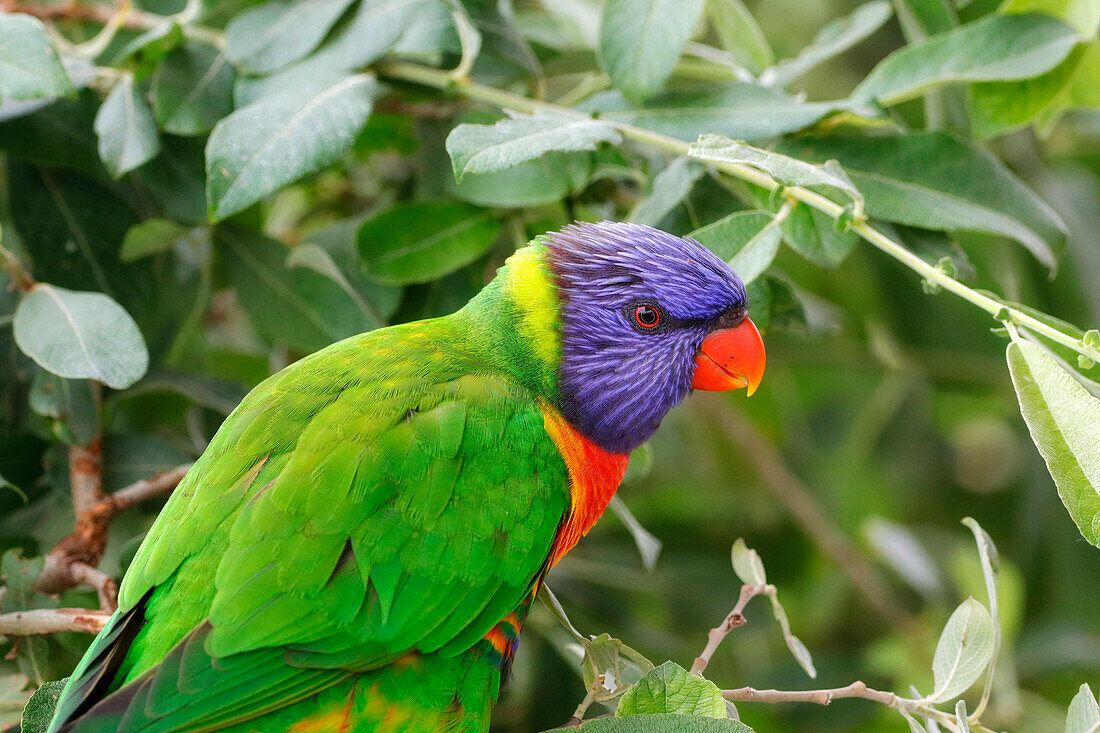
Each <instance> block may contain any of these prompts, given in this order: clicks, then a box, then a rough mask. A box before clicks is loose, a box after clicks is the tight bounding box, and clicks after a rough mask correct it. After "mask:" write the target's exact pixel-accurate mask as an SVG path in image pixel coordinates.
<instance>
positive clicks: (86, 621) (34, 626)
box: [0, 608, 111, 636]
mask: <svg viewBox="0 0 1100 733" xmlns="http://www.w3.org/2000/svg"><path fill="white" fill-rule="evenodd" d="M110 617H111V614H110V613H108V612H107V611H97V610H94V609H90V608H38V609H35V610H33V611H16V612H14V613H5V614H0V636H29V635H31V634H56V633H58V632H62V631H77V632H82V633H85V634H98V633H99V632H100V630H101V629H102V628H103V626H104V625H105V624H106V623H107V619H109V618H110Z"/></svg>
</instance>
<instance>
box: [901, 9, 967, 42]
mask: <svg viewBox="0 0 1100 733" xmlns="http://www.w3.org/2000/svg"><path fill="white" fill-rule="evenodd" d="M897 13H898V22H899V23H900V24H901V28H902V32H903V33H904V34H905V39H906V40H907V41H908V42H909V43H913V42H914V41H919V40H922V39H924V38H925V37H926V36H934V35H936V34H937V33H943V32H944V31H949V30H951V29H952V28H954V27H955V26H957V25H958V24H959V14H958V11H957V10H956V8H955V3H954V2H952V0H903V2H901V3H899V5H898V11H897Z"/></svg>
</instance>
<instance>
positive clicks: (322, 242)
mask: <svg viewBox="0 0 1100 733" xmlns="http://www.w3.org/2000/svg"><path fill="white" fill-rule="evenodd" d="M368 218H370V212H364V213H363V214H360V215H358V216H353V217H350V218H348V219H339V220H337V221H334V222H332V223H331V224H329V225H328V226H327V227H325V228H324V229H322V230H320V231H318V232H315V233H313V234H311V235H309V237H308V238H307V242H306V243H307V244H316V245H318V246H320V247H321V248H322V249H324V250H325V251H326V252H327V253H328V254H329V256H330V257H331V258H332V261H333V263H334V264H335V265H336V266H337V267H338V268H339V270H340V274H342V275H343V276H344V278H345V279H347V281H348V282H349V283H351V285H352V286H353V287H354V288H355V290H356V291H358V293H359V294H360V296H361V297H363V298H364V299H366V301H367V302H368V303H369V304H370V305H371V308H372V310H373V311H374V312H375V313H376V314H377V316H378V318H380V319H381V322H380V323H379V325H384V321H385V319H387V318H389V317H390V316H392V315H393V314H394V312H395V311H396V310H397V308H398V306H399V305H400V304H401V297H402V294H403V293H404V289H403V288H401V287H395V286H392V285H381V284H379V283H376V282H374V281H373V280H371V279H370V278H368V277H367V276H366V275H365V274H364V273H363V262H362V260H361V259H360V257H359V227H360V226H362V225H363V222H364V221H366V220H367V219H368Z"/></svg>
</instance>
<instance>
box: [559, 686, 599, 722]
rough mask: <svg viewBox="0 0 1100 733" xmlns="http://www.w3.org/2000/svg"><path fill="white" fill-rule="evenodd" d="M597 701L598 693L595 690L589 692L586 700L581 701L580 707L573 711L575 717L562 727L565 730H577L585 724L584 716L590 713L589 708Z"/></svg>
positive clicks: (585, 697)
mask: <svg viewBox="0 0 1100 733" xmlns="http://www.w3.org/2000/svg"><path fill="white" fill-rule="evenodd" d="M595 701H596V691H595V690H589V691H588V693H587V694H585V696H584V699H583V700H581V703H580V705H578V706H577V709H576V710H574V711H573V717H571V718H570V719H569V720H567V721H565V724H564V725H563V726H562V727H563V728H565V727H569V728H575V727H576V726H578V725H580V724H581V723H583V722H584V714H585V713H587V712H588V708H589V706H590V705H592V703H593V702H595Z"/></svg>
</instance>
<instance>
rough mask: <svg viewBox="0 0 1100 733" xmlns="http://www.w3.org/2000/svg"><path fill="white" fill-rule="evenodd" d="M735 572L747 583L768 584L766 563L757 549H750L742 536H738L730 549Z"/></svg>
mask: <svg viewBox="0 0 1100 733" xmlns="http://www.w3.org/2000/svg"><path fill="white" fill-rule="evenodd" d="M730 561H731V562H732V563H733V572H735V573H737V577H738V578H740V579H741V582H742V583H744V584H745V585H767V583H768V576H767V574H766V573H765V572H764V563H763V562H762V561H761V560H760V555H758V554H756V550H753V549H750V548H749V546H748V545H746V544H745V540H744V538H742V537H738V538H737V541H736V542H734V543H733V548H732V549H731V550H730Z"/></svg>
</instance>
